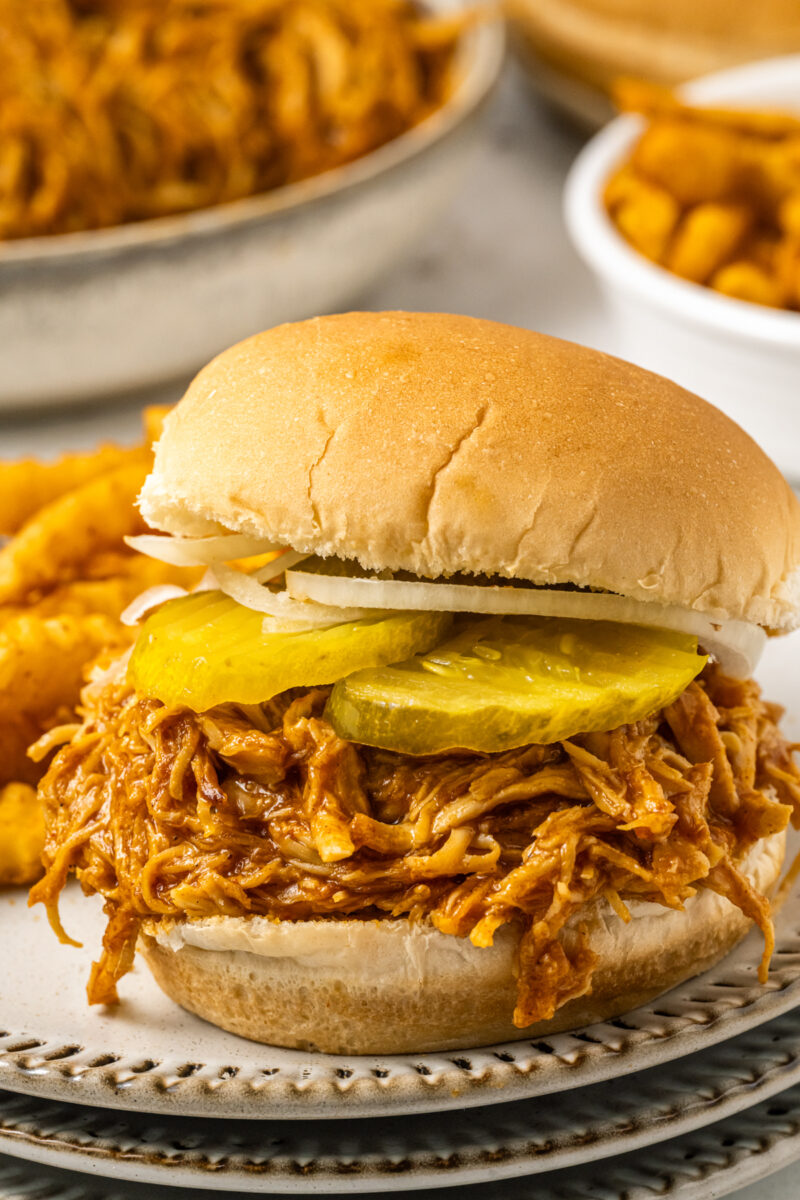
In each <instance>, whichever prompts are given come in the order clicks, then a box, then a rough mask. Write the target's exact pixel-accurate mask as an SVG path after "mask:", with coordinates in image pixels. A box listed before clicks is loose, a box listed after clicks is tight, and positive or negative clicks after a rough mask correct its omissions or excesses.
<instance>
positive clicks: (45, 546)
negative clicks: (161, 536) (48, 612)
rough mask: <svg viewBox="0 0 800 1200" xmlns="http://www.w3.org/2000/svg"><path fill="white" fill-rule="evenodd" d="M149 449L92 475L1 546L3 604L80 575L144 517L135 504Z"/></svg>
mask: <svg viewBox="0 0 800 1200" xmlns="http://www.w3.org/2000/svg"><path fill="white" fill-rule="evenodd" d="M150 461H151V460H150V455H149V453H148V452H145V451H140V452H139V453H138V455H137V457H136V458H135V459H134V461H132V462H130V463H126V464H125V465H124V466H122V467H118V468H117V469H116V470H114V471H110V472H108V473H107V474H105V475H101V476H99V477H98V478H96V479H92V480H90V481H89V482H88V483H85V484H84V485H83V486H82V487H80V488H78V489H76V490H75V491H73V492H68V493H67V494H66V495H64V496H61V497H59V499H57V500H54V501H53V503H52V504H49V505H47V506H46V507H45V508H43V509H41V510H40V511H39V512H38V513H36V514H35V516H33V517H32V518H31V519H30V520H29V521H28V522H27V523H26V524H25V525H24V526H23V528H22V529H21V530H20V532H19V533H18V534H17V536H16V537H15V538H14V539H13V540H12V541H10V542H8V543H7V544H6V545H5V546H4V547H3V548H2V549H0V604H14V603H19V602H20V601H23V600H24V599H25V598H26V597H27V596H28V595H29V594H30V593H31V592H34V591H36V590H38V589H42V588H46V587H51V586H54V585H56V584H58V583H60V582H65V581H67V580H69V579H73V578H75V577H76V576H77V575H78V574H79V572H80V567H81V565H82V564H83V563H85V562H86V561H87V560H88V559H90V558H91V557H92V556H93V555H94V554H97V553H99V552H101V551H103V550H105V549H111V548H112V547H116V546H117V545H119V543H120V542H121V541H122V539H123V537H125V536H126V535H127V534H134V533H140V532H142V530H143V529H144V528H145V525H144V522H143V521H142V518H141V517H140V515H139V513H138V511H137V510H136V508H135V507H134V501H135V499H136V496H137V495H138V493H139V491H140V489H141V486H142V484H143V483H144V480H145V477H146V475H147V471H148V468H149V464H150Z"/></svg>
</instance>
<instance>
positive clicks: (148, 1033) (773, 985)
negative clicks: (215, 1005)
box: [0, 637, 800, 1120]
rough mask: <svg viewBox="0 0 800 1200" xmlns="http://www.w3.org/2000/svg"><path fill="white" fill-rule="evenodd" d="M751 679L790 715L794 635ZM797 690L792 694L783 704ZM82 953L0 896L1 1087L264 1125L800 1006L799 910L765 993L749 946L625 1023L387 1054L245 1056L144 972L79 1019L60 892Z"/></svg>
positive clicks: (444, 1102)
mask: <svg viewBox="0 0 800 1200" xmlns="http://www.w3.org/2000/svg"><path fill="white" fill-rule="evenodd" d="M759 676H760V678H761V680H762V682H763V684H764V689H765V692H766V693H767V694H768V695H769V696H770V698H771V699H774V700H777V701H780V702H781V703H783V704H785V705H786V706H787V707H791V706H792V704H793V702H794V708H795V713H796V714H797V715H795V716H794V717H793V718H791V720H789V721H788V722H787V730H788V732H789V733H790V735H791V736H793V737H795V738H797V737H800V689H798V688H796V686H795V683H794V681H795V680H800V637H796V638H794V639H788V640H787V639H781V640H780V641H777V642H775V643H773V644H772V645H770V646H769V647H768V654H767V655H766V656H765V660H764V662H763V663H762V666H761V669H760V671H759ZM796 693H797V694H796ZM63 915H64V921H65V925H66V927H67V928H68V929H69V930H70V931H72V932H73V933H75V934H77V936H79V937H80V938H82V939H83V940H84V942H85V946H86V949H85V950H83V951H76V950H71V949H69V948H66V947H61V946H59V945H58V944H57V943H56V941H55V939H54V937H53V934H52V933H51V932H50V930H49V928H48V926H47V921H46V918H45V916H44V913H43V911H42V910H41V909H33V910H28V909H27V908H26V907H25V897H24V894H22V893H20V892H16V893H5V894H2V895H0V945H1V946H2V947H3V964H4V976H3V980H2V983H0V1087H2V1088H6V1089H8V1090H11V1091H17V1092H23V1093H27V1094H30V1095H38V1096H42V1097H48V1098H51V1099H55V1100H62V1101H68V1102H75V1103H81V1104H92V1105H99V1106H105V1107H112V1108H128V1109H136V1110H139V1111H145V1112H158V1113H164V1114H181V1115H197V1116H214V1117H231V1118H238V1117H248V1118H253V1117H259V1118H265V1119H272V1120H274V1119H287V1118H297V1117H306V1118H320V1117H355V1116H362V1117H372V1116H379V1115H387V1114H392V1113H401V1112H402V1113H413V1112H425V1111H430V1110H442V1109H446V1108H458V1107H467V1106H473V1105H481V1104H487V1103H490V1102H492V1101H498V1100H504V1101H505V1100H508V1101H511V1100H516V1099H520V1098H525V1097H531V1096H537V1095H545V1094H549V1093H554V1092H558V1091H561V1090H563V1089H565V1088H575V1087H578V1086H580V1085H584V1084H593V1083H597V1082H599V1081H602V1080H607V1079H612V1078H615V1077H618V1076H624V1075H627V1074H629V1073H630V1072H632V1071H639V1070H644V1069H646V1068H650V1067H652V1066H654V1065H656V1064H659V1063H665V1062H668V1061H671V1060H674V1059H676V1058H679V1057H681V1056H683V1055H686V1054H690V1053H692V1052H694V1051H697V1050H701V1049H703V1048H705V1047H707V1046H709V1045H712V1044H714V1043H717V1042H720V1041H722V1040H724V1039H726V1038H730V1037H734V1036H736V1035H738V1034H741V1033H742V1032H743V1031H745V1030H748V1029H751V1028H753V1027H755V1026H757V1025H759V1024H761V1023H763V1022H765V1021H768V1020H772V1019H773V1018H775V1017H777V1016H779V1015H780V1014H781V1013H784V1012H786V1011H787V1010H788V1009H790V1008H791V1007H793V1006H794V1005H797V1004H800V899H797V898H795V899H794V900H793V901H792V902H790V903H789V904H787V905H786V906H785V908H784V910H783V912H782V913H781V915H780V918H779V921H778V942H777V949H776V954H775V957H774V959H773V963H772V969H771V971H770V977H769V982H768V984H767V985H766V987H761V986H760V985H759V984H758V982H757V979H756V966H757V963H758V960H759V957H760V941H759V937H758V935H757V934H753V935H751V936H750V937H749V938H748V939H747V940H746V941H745V942H744V943H743V944H742V946H741V947H740V948H739V949H738V950H736V951H735V952H734V953H733V954H732V955H729V956H728V958H726V959H725V960H724V961H723V962H722V963H719V964H718V965H717V966H716V967H714V968H713V969H712V970H711V971H709V972H707V973H706V974H705V975H703V976H700V977H699V978H698V979H695V980H690V981H689V982H688V983H686V984H684V985H683V986H682V987H680V988H676V989H675V990H674V991H673V992H670V993H669V994H668V995H666V996H662V997H661V998H660V999H659V1000H656V1001H654V1002H653V1003H652V1004H650V1005H646V1006H645V1007H643V1008H640V1009H637V1010H636V1011H635V1012H633V1013H629V1014H627V1015H626V1016H625V1017H624V1018H623V1019H620V1020H615V1021H611V1022H609V1023H605V1024H601V1025H595V1026H592V1027H591V1028H589V1029H586V1030H583V1031H580V1032H578V1033H573V1034H559V1035H557V1036H554V1037H551V1038H543V1039H539V1040H538V1041H535V1042H526V1041H521V1042H513V1043H508V1044H506V1045H502V1046H489V1047H483V1048H481V1049H478V1050H470V1051H464V1052H451V1053H446V1054H420V1055H394V1056H387V1057H385V1058H376V1057H366V1056H365V1057H352V1058H347V1057H342V1056H337V1055H323V1054H308V1053H301V1052H298V1051H290V1050H279V1049H274V1048H271V1047H266V1046H259V1045H255V1044H253V1043H251V1042H247V1041H243V1040H242V1039H240V1038H237V1037H234V1036H233V1035H231V1034H227V1033H224V1032H222V1031H221V1030H218V1029H216V1028H214V1027H212V1026H210V1025H207V1024H205V1023H204V1022H202V1021H200V1020H198V1019H197V1018H195V1017H193V1016H190V1015H189V1014H188V1013H185V1012H183V1011H182V1010H181V1009H179V1008H177V1007H175V1006H174V1005H173V1004H172V1003H171V1002H170V1001H169V1000H167V999H166V997H165V996H163V994H162V993H161V992H160V991H159V990H158V988H157V987H156V986H155V984H154V983H153V981H152V980H151V978H150V976H149V974H148V972H147V970H146V968H145V967H144V966H139V967H137V969H136V971H135V973H134V974H133V975H132V976H131V977H130V978H127V979H126V980H124V982H123V988H122V990H123V994H124V996H125V1002H124V1004H123V1005H121V1007H120V1009H119V1010H118V1011H116V1012H113V1011H109V1010H106V1011H103V1010H96V1009H89V1008H88V1007H87V1005H86V999H85V991H84V987H85V981H86V979H87V977H88V972H89V965H90V962H91V958H92V954H93V951H94V950H95V948H96V947H97V946H98V945H99V942H100V930H101V926H102V921H101V918H100V914H99V912H98V910H97V908H96V906H95V905H94V904H93V903H91V902H89V901H87V900H85V899H84V898H83V897H82V896H81V894H80V893H79V892H78V891H77V890H74V889H73V890H72V891H71V892H69V893H68V894H67V896H66V897H65V901H64V905H63Z"/></svg>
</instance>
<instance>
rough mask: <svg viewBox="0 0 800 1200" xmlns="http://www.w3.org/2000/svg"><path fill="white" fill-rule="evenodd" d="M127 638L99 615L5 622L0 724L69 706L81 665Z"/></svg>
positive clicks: (0, 643) (0, 638) (0, 649)
mask: <svg viewBox="0 0 800 1200" xmlns="http://www.w3.org/2000/svg"><path fill="white" fill-rule="evenodd" d="M130 640H131V633H130V631H129V630H127V629H125V628H124V627H123V626H121V625H120V624H119V623H118V622H117V621H115V620H113V619H112V618H109V617H106V616H103V615H102V614H99V613H92V614H91V615H89V616H66V615H64V616H58V617H37V616H31V615H29V614H24V615H22V616H18V617H15V618H13V619H12V620H11V621H7V622H6V623H5V625H3V627H2V629H0V726H1V725H2V724H3V723H4V722H5V721H6V720H7V719H9V718H13V716H14V714H15V713H22V714H25V715H26V716H29V717H32V718H34V719H39V720H46V719H47V718H48V717H50V716H52V714H53V713H56V712H58V710H59V709H62V708H73V707H74V706H75V704H76V703H77V701H78V695H79V692H80V688H81V686H82V683H83V679H84V671H85V668H86V666H87V664H88V663H90V662H91V661H92V659H93V658H95V657H96V656H97V655H98V654H100V653H101V651H103V650H106V649H107V648H109V647H114V646H116V647H119V648H122V647H124V646H126V645H127V644H128V643H129V642H130ZM39 732H41V730H39ZM37 736H38V735H37ZM31 740H33V739H31ZM28 744H29V742H26V747H27V745H28Z"/></svg>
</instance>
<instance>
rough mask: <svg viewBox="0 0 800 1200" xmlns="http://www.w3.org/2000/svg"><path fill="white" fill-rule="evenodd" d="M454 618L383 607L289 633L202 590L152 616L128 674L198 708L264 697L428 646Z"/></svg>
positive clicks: (146, 689) (145, 691)
mask: <svg viewBox="0 0 800 1200" xmlns="http://www.w3.org/2000/svg"><path fill="white" fill-rule="evenodd" d="M451 622H452V618H451V617H450V616H448V615H447V614H446V613H417V612H409V613H385V614H381V615H379V616H376V617H369V618H366V619H364V620H360V621H350V622H348V623H346V624H342V625H333V626H328V627H327V628H323V629H307V630H299V631H297V630H295V631H292V632H289V631H287V630H286V629H282V628H281V627H280V625H279V624H278V623H277V622H276V621H274V620H273V619H272V618H270V617H266V618H265V617H264V614H263V613H257V612H253V611H252V609H249V608H244V607H243V606H242V605H241V604H237V603H236V601H235V600H231V599H230V598H229V597H228V596H225V595H223V594H222V592H200V593H196V594H195V595H192V596H183V597H181V598H180V599H178V600H171V601H169V603H167V604H164V605H163V606H162V607H161V608H159V609H158V610H157V611H156V612H155V613H153V615H152V616H150V617H148V619H147V620H146V621H145V623H144V625H143V626H142V629H141V631H140V633H139V637H138V639H137V641H136V645H135V646H134V650H133V654H132V656H131V660H130V665H129V667H128V679H129V681H130V683H131V685H132V686H133V687H134V688H135V689H136V691H137V692H138V693H139V694H140V695H143V696H153V697H155V698H156V699H158V700H161V701H163V702H164V704H169V705H186V707H187V708H192V709H194V710H195V711H196V712H203V711H204V710H205V709H207V708H212V707H213V706H214V705H215V704H222V703H224V702H226V701H233V702H236V703H239V704H258V703H260V702H261V701H264V700H269V699H270V698H271V697H272V696H276V695H277V694H278V692H283V691H286V689H287V688H292V687H314V686H316V685H317V684H324V683H333V682H334V681H335V680H337V679H341V677H342V676H343V675H346V674H347V673H348V672H349V671H356V670H359V669H361V668H364V667H379V666H383V665H384V664H385V663H392V662H399V661H402V660H403V659H405V658H408V657H409V655H411V654H416V653H421V652H424V651H425V650H428V649H430V647H431V646H435V645H436V643H437V642H439V641H441V639H442V638H443V637H445V636H446V634H447V632H448V630H449V628H450V625H451Z"/></svg>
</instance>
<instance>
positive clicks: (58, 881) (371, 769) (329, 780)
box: [31, 667, 800, 1027]
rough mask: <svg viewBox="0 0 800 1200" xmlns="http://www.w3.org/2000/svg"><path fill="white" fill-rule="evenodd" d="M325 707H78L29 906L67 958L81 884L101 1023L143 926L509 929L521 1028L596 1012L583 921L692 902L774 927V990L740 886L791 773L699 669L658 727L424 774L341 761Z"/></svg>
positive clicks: (416, 762)
mask: <svg viewBox="0 0 800 1200" xmlns="http://www.w3.org/2000/svg"><path fill="white" fill-rule="evenodd" d="M327 694H328V692H327V690H325V689H317V690H313V691H306V692H301V693H299V694H298V693H287V694H286V695H285V696H282V697H279V698H278V699H277V700H275V701H272V702H270V704H269V705H264V706H262V707H260V708H257V709H252V708H248V709H242V708H237V707H235V706H227V705H226V706H223V707H219V708H216V709H213V710H211V711H210V712H207V713H204V714H200V715H198V714H195V713H192V712H190V711H188V710H186V709H170V708H166V707H164V706H163V705H161V704H159V703H158V702H157V701H154V700H143V699H137V698H136V697H135V696H134V695H133V694H131V693H130V692H129V691H128V690H127V689H126V688H125V687H124V686H123V685H121V684H120V683H110V684H109V683H106V685H105V687H103V688H94V689H92V688H89V689H87V692H86V693H85V697H84V704H85V720H84V723H83V725H82V726H81V727H80V728H79V729H78V730H77V731H76V730H75V728H74V727H70V728H68V729H66V730H65V731H64V735H63V736H64V738H65V739H67V738H69V739H70V740H69V741H68V743H67V744H65V745H64V746H63V747H62V748H61V749H60V750H59V752H58V753H57V755H56V756H55V759H54V760H53V763H52V765H51V767H50V769H49V771H48V773H47V775H46V777H45V779H44V781H43V784H42V793H43V796H44V799H45V803H46V808H47V816H48V838H47V847H46V854H45V863H46V867H47V874H46V876H45V877H44V879H42V880H41V881H40V882H39V883H38V884H37V885H36V886H35V887H34V889H33V891H32V893H31V902H32V903H35V902H37V901H41V902H43V903H44V904H46V905H47V909H48V913H49V916H50V920H51V922H52V924H53V927H54V928H55V929H56V931H57V932H58V934H59V936H60V937H61V938H62V939H63V940H69V939H68V938H67V935H66V934H65V933H64V931H63V930H62V928H61V925H60V921H59V917H58V909H57V905H58V897H59V894H60V892H61V889H62V888H63V886H64V884H65V882H66V880H67V877H68V875H69V873H70V872H73V871H74V872H75V873H76V874H77V876H78V878H79V879H80V882H81V885H82V887H83V889H84V891H85V892H87V893H92V892H99V893H100V894H101V895H102V896H103V897H104V898H105V911H106V914H107V916H108V926H107V929H106V933H105V938H104V943H103V953H102V956H101V958H100V960H99V962H98V963H96V964H95V966H94V968H93V972H92V976H91V980H90V984H89V999H90V1001H91V1002H93V1003H113V1002H115V1001H116V1000H117V990H116V984H117V981H118V980H119V978H120V977H121V976H122V975H123V974H124V973H125V972H126V971H127V970H129V968H130V966H131V963H132V961H133V956H134V951H135V947H136V940H137V936H138V933H139V930H140V927H141V925H142V922H143V921H145V920H151V921H152V920H156V921H160V922H165V923H171V922H174V921H178V920H182V919H192V918H198V917H207V916H210V915H218V914H226V915H231V916H246V915H250V914H262V915H267V916H270V917H275V918H279V919H281V920H303V919H307V918H311V917H319V916H323V915H329V916H331V917H336V916H344V915H348V916H355V917H364V918H366V917H376V916H381V915H386V916H391V917H399V916H404V917H407V918H408V919H409V920H411V921H419V920H422V919H427V920H429V921H431V922H432V923H433V924H434V926H435V927H436V928H437V929H439V930H441V931H443V932H444V933H447V934H452V935H454V936H458V937H469V938H470V939H471V940H472V942H473V943H474V944H475V945H476V946H479V947H480V946H489V945H491V943H492V939H493V937H494V934H495V932H496V931H497V930H498V929H499V928H500V927H501V926H503V925H505V924H507V923H509V922H513V923H515V924H516V925H517V926H518V927H519V928H520V931H521V938H520V947H519V989H518V1002H517V1007H516V1011H515V1014H514V1020H515V1023H516V1024H517V1025H518V1026H520V1027H524V1026H526V1025H529V1024H531V1023H533V1022H535V1021H539V1020H543V1019H547V1018H549V1017H551V1016H552V1015H553V1014H554V1013H555V1011H556V1010H557V1009H558V1008H559V1007H560V1006H561V1005H562V1004H564V1003H566V1001H567V1000H569V999H571V998H573V997H575V996H579V995H583V994H586V993H587V992H589V991H590V990H591V982H592V972H593V970H594V967H595V962H596V958H595V955H594V954H593V952H592V947H591V944H590V939H588V938H587V936H586V931H585V928H583V927H582V925H581V922H580V915H581V913H582V912H584V911H585V909H586V906H587V905H588V904H589V902H590V901H593V900H595V899H600V898H605V899H606V900H607V901H608V902H609V904H610V905H611V907H612V909H613V910H614V911H615V912H616V913H617V914H618V916H619V918H620V919H622V920H626V919H629V913H628V908H627V905H628V903H629V902H630V901H631V900H637V899H638V900H649V901H655V902H657V903H659V904H662V905H665V906H667V907H669V908H673V909H681V908H682V906H683V904H684V903H685V901H686V900H688V899H689V898H690V897H691V896H693V895H694V894H695V893H696V891H697V890H698V889H699V888H710V889H712V890H713V891H715V892H717V893H719V894H720V895H722V896H725V897H727V898H728V899H729V900H730V901H731V902H732V903H733V904H735V905H736V906H737V907H739V908H740V909H741V910H742V912H743V913H745V914H746V915H747V916H748V917H749V918H750V919H751V920H752V921H754V922H755V923H756V924H757V925H758V926H759V927H760V928H761V930H762V931H763V934H764V938H765V955H764V960H763V962H762V973H763V972H765V971H766V968H767V965H768V962H769V955H770V953H771V948H772V944H773V930H772V920H771V915H770V905H769V902H768V900H767V898H766V897H764V896H763V895H759V894H758V893H757V892H756V891H755V890H754V888H753V887H752V885H751V884H750V883H749V882H748V880H747V879H746V878H745V876H744V875H743V874H742V871H741V869H740V864H741V861H742V859H743V857H744V856H745V855H746V854H747V852H748V850H749V849H750V848H751V847H752V846H753V845H754V844H755V843H756V842H757V841H758V840H759V839H760V838H762V837H765V836H767V835H769V834H772V833H775V832H776V831H778V830H782V829H784V828H785V827H786V826H787V824H788V822H789V820H790V819H793V820H794V821H795V823H796V824H798V825H800V769H798V766H797V764H796V763H795V762H794V760H793V757H792V755H793V751H794V749H795V747H793V746H791V745H789V744H788V743H787V742H786V741H785V740H784V738H783V737H782V736H781V734H780V732H779V730H778V728H777V725H776V721H777V719H778V717H779V716H780V710H779V709H777V708H776V707H775V706H772V705H769V704H766V703H765V702H763V701H762V700H761V698H760V693H759V690H758V688H757V686H756V685H755V684H754V683H753V682H752V681H748V682H739V681H735V680H732V679H728V678H726V677H725V676H723V675H721V674H720V673H719V672H718V671H717V670H716V669H714V668H713V667H708V668H706V670H705V671H704V673H703V675H702V676H701V678H700V680H699V681H695V682H694V683H692V684H691V685H690V686H689V688H688V689H687V690H686V691H685V692H684V694H683V695H682V696H681V697H680V698H679V699H678V700H677V701H676V702H675V703H674V704H672V705H670V706H669V707H668V708H667V709H665V710H664V711H663V712H659V713H657V714H655V715H654V716H652V717H650V718H648V719H647V720H645V721H640V722H638V723H637V724H634V725H626V726H622V727H620V728H618V729H615V730H612V731H611V732H610V733H591V734H585V735H582V736H577V737H574V738H572V739H570V740H569V741H565V742H562V743H556V744H554V745H545V746H542V745H533V746H526V747H523V748H521V749H517V750H512V751H509V752H507V753H503V754H494V755H478V754H471V753H466V752H462V753H451V754H447V755H441V756H436V757H428V758H412V757H407V756H403V755H399V754H393V753H389V752H385V751H381V750H374V749H370V748H368V747H364V746H358V745H354V744H352V743H350V742H346V741H342V739H340V738H339V737H337V735H336V734H335V732H334V730H333V729H332V728H331V726H330V725H329V724H328V723H327V722H326V721H325V720H324V718H323V716H322V713H323V709H324V705H325V700H326V697H327ZM49 736H50V743H52V740H53V735H52V734H51V735H49ZM573 917H575V918H576V919H577V926H578V936H577V937H574V936H573V937H570V938H569V939H568V941H565V940H563V939H562V937H561V933H562V930H563V929H564V926H565V924H566V922H567V921H568V920H570V918H573ZM567 947H569V949H568V948H567Z"/></svg>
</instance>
